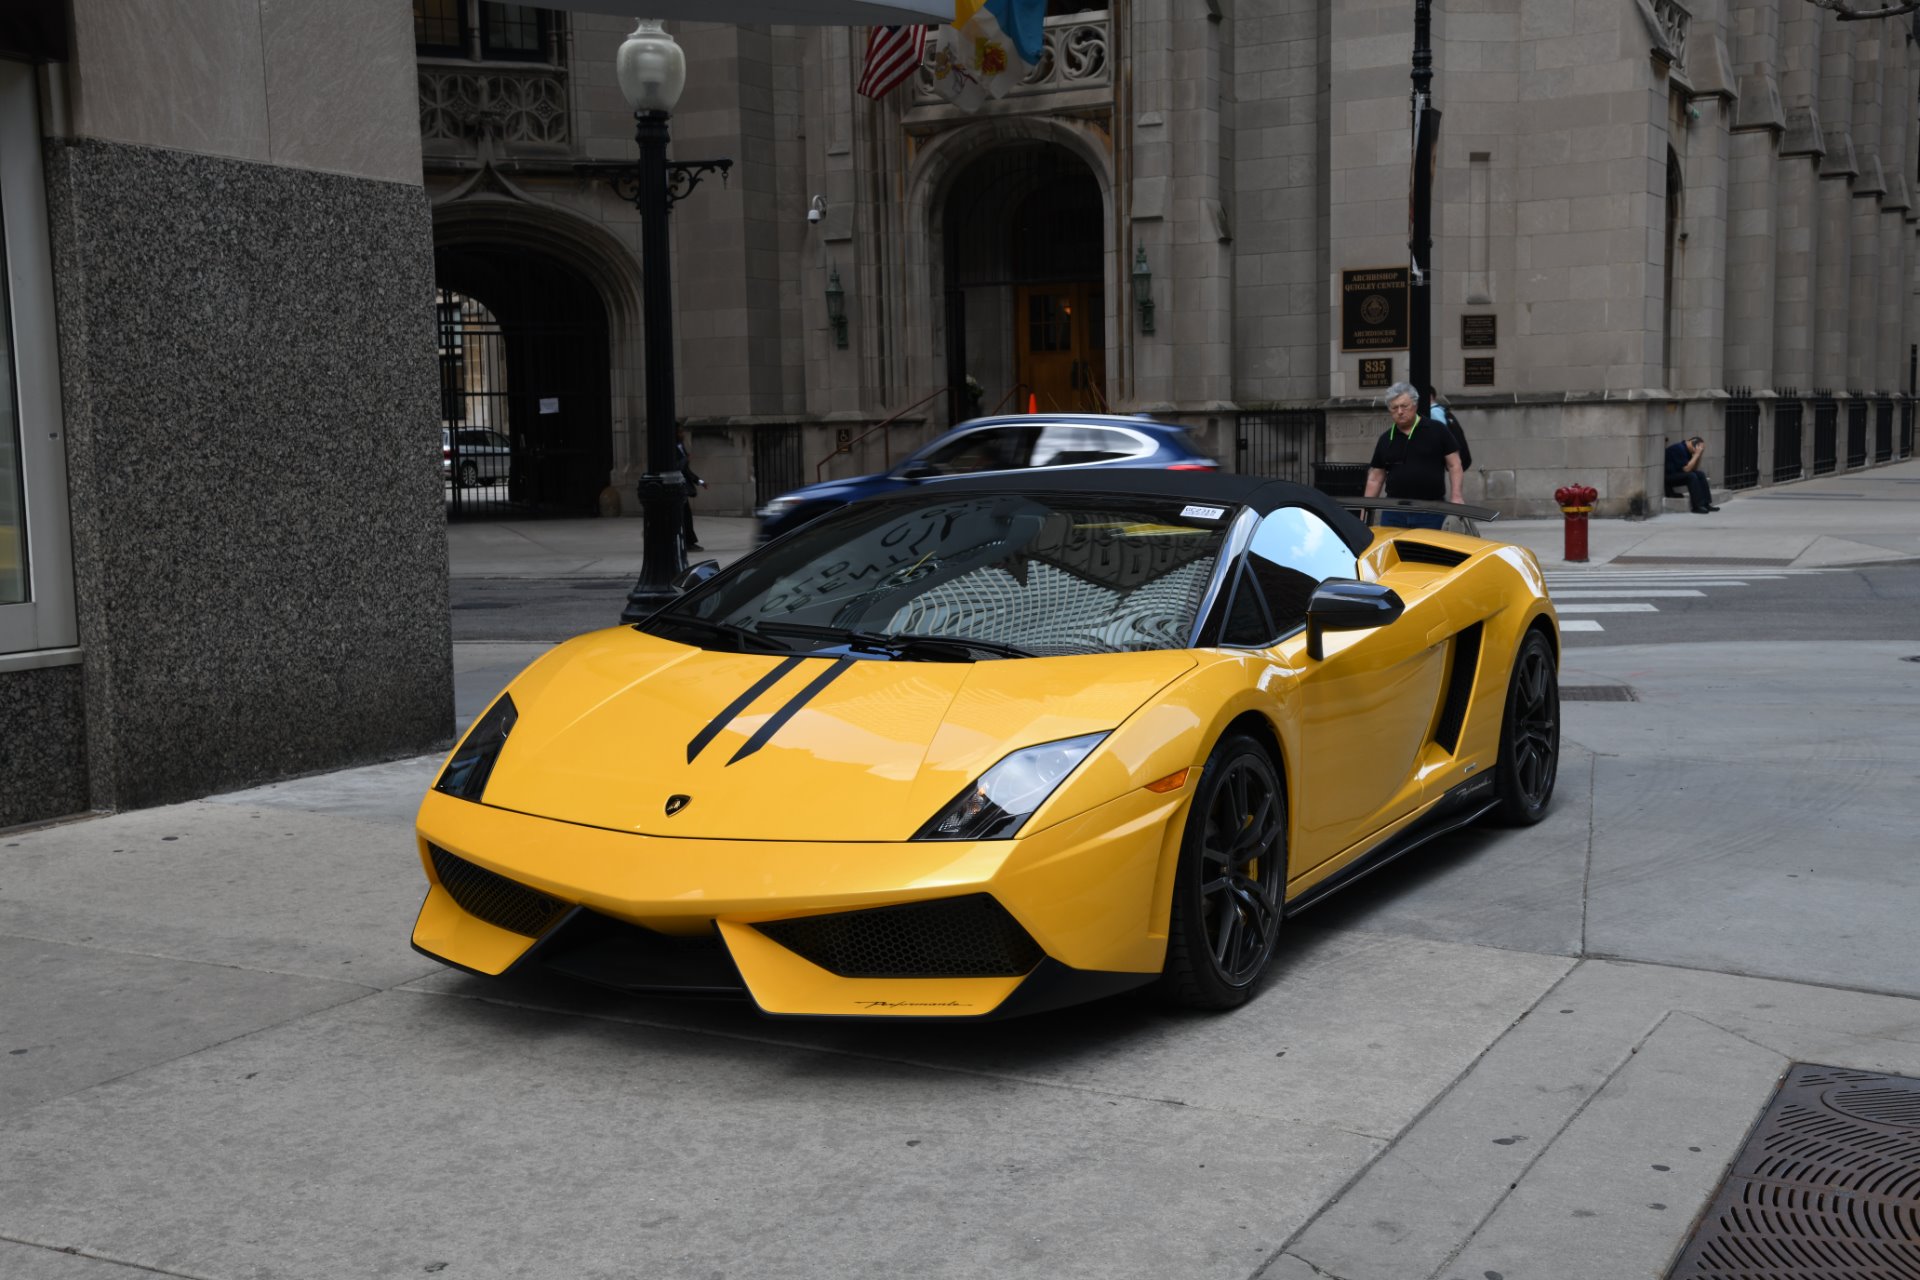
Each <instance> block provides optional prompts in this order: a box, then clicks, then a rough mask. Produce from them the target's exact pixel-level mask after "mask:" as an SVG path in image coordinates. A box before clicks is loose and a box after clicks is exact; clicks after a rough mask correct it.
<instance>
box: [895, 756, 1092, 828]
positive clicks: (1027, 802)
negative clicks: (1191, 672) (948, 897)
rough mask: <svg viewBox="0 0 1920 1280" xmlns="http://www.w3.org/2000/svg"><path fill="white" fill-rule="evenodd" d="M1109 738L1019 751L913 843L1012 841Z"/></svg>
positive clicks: (957, 798)
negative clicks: (1071, 775) (1033, 814)
mask: <svg viewBox="0 0 1920 1280" xmlns="http://www.w3.org/2000/svg"><path fill="white" fill-rule="evenodd" d="M1106 736H1107V735H1106V734H1104V733H1089V734H1087V735H1086V736H1085V737H1080V738H1064V739H1062V740H1061V741H1059V742H1043V743H1041V744H1040V745H1039V746H1037V747H1028V748H1026V749H1025V750H1023V751H1016V752H1014V753H1013V754H1012V755H1010V756H1008V757H1007V758H1006V759H1004V760H1002V761H1001V762H1000V763H999V764H996V765H995V766H993V768H991V769H989V770H987V771H986V772H985V773H983V774H981V775H980V779H979V781H977V782H975V783H974V784H973V785H972V786H970V787H968V788H967V789H966V790H965V791H962V792H961V793H960V794H959V795H957V796H955V797H954V799H953V803H952V804H949V805H948V806H947V807H946V808H944V809H942V810H941V811H940V812H939V813H938V814H936V815H935V816H934V818H933V821H931V822H929V823H927V825H926V826H924V827H922V828H920V830H919V831H918V832H916V833H915V834H914V837H913V838H914V839H915V840H1010V839H1012V838H1013V836H1014V834H1015V833H1016V832H1018V831H1019V830H1020V824H1021V823H1023V822H1025V821H1026V820H1027V817H1028V815H1030V814H1031V813H1032V812H1033V811H1034V810H1035V809H1038V808H1039V807H1040V806H1041V805H1042V804H1043V803H1045V802H1046V799H1047V797H1048V796H1050V795H1052V794H1053V793H1054V791H1055V789H1057V788H1058V787H1059V786H1060V784H1061V783H1062V782H1064V781H1065V780H1066V777H1067V775H1068V774H1070V773H1072V772H1073V771H1074V769H1075V768H1076V767H1077V766H1078V765H1079V763H1080V762H1081V761H1082V760H1085V759H1086V758H1087V756H1088V755H1089V754H1090V753H1091V752H1092V751H1093V749H1094V748H1095V747H1097V746H1099V745H1100V743H1101V740H1102V739H1104V738H1105V737H1106Z"/></svg>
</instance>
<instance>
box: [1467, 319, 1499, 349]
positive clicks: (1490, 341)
mask: <svg viewBox="0 0 1920 1280" xmlns="http://www.w3.org/2000/svg"><path fill="white" fill-rule="evenodd" d="M1460 345H1461V346H1463V347H1497V346H1499V345H1500V317H1499V316H1494V315H1485V316H1461V317H1460Z"/></svg>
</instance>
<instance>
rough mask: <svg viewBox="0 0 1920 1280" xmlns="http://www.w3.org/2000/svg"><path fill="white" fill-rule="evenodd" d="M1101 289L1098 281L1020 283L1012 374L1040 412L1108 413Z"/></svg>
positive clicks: (1023, 399)
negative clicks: (1013, 369) (1021, 384)
mask: <svg viewBox="0 0 1920 1280" xmlns="http://www.w3.org/2000/svg"><path fill="white" fill-rule="evenodd" d="M1105 311H1106V308H1105V305H1104V291H1103V290H1102V289H1101V287H1100V286H1099V285H1097V284H1033V285H1022V286H1020V288H1019V289H1018V291H1017V292H1016V295H1015V303H1014V330H1015V332H1014V352H1015V375H1016V376H1017V377H1018V379H1019V381H1020V382H1021V383H1023V384H1025V387H1026V392H1025V393H1023V394H1022V395H1021V397H1020V407H1021V408H1026V407H1027V397H1028V395H1031V397H1032V402H1033V405H1034V407H1035V408H1037V409H1039V410H1040V412H1042V413H1103V412H1105V411H1106V407H1107V405H1106V393H1105V387H1106V378H1107V368H1106V365H1107V361H1106V348H1105V344H1104V341H1103V339H1104V337H1105V333H1106V315H1105Z"/></svg>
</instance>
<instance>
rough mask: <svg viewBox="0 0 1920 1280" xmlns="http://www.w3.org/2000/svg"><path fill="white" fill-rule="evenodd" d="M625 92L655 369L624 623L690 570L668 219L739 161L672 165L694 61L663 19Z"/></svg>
mask: <svg viewBox="0 0 1920 1280" xmlns="http://www.w3.org/2000/svg"><path fill="white" fill-rule="evenodd" d="M618 70H619V74H620V91H621V92H622V93H623V94H625V95H626V98H627V102H628V103H629V104H630V105H631V106H632V107H633V116H634V120H635V130H634V139H635V141H636V142H638V143H639V146H640V163H639V166H638V168H636V169H631V170H624V171H622V172H620V173H618V174H616V175H614V176H613V189H614V190H615V191H616V192H618V193H619V194H620V196H621V198H622V199H625V200H629V201H631V202H632V203H633V205H634V207H635V208H636V209H638V210H639V211H640V273H641V278H640V315H641V322H642V324H643V325H644V326H645V329H646V334H645V344H646V345H645V348H644V351H645V358H646V362H647V375H646V376H647V382H646V388H647V394H646V400H647V469H646V472H645V474H643V475H642V476H641V477H640V486H639V488H640V537H641V549H640V580H639V581H638V582H636V583H635V584H634V586H633V590H631V591H629V592H628V593H627V607H626V608H625V609H623V610H621V612H620V621H622V622H638V621H640V620H641V619H642V618H644V617H646V616H647V615H648V614H650V613H652V612H653V611H654V610H656V609H658V608H660V606H662V605H664V604H666V603H667V602H668V601H670V600H672V599H673V598H674V597H675V596H676V595H677V594H678V589H677V588H676V587H675V585H674V583H675V581H676V580H677V579H678V578H679V576H680V575H681V574H682V573H683V572H685V570H686V567H687V560H686V548H685V547H684V546H682V545H681V540H680V533H681V529H682V528H683V527H684V518H685V506H686V501H687V491H686V482H685V479H684V477H682V475H681V474H680V464H679V459H678V458H677V457H676V456H675V454H676V450H675V448H674V445H675V442H676V441H675V428H676V425H677V423H676V418H675V414H674V394H673V280H672V274H671V271H672V268H671V264H670V262H669V257H668V246H667V212H668V211H669V210H670V209H671V208H672V207H673V205H674V202H675V201H677V200H679V199H680V198H681V197H682V196H685V195H686V194H687V193H688V192H690V191H692V190H693V189H694V188H695V187H696V186H698V185H700V179H701V178H702V177H704V176H705V175H707V174H709V173H719V174H720V175H721V177H722V179H723V180H724V178H725V177H726V173H727V170H728V169H730V168H732V167H733V161H731V160H694V161H689V162H687V163H685V164H674V163H671V162H670V161H668V159H667V121H668V120H670V119H671V118H672V116H673V108H674V106H675V105H676V104H678V103H679V101H680V91H681V90H682V89H683V88H685V87H686V80H687V59H686V54H684V53H682V52H681V50H680V46H679V45H678V44H676V43H675V42H674V39H673V37H672V36H670V35H668V34H667V33H666V32H665V31H664V30H663V29H662V28H661V25H660V23H659V22H658V21H657V20H655V19H650V18H642V19H641V20H640V21H639V24H638V25H637V26H636V27H635V28H634V30H633V34H632V35H630V36H628V37H627V40H626V43H625V44H623V45H621V46H620V55H619V61H618Z"/></svg>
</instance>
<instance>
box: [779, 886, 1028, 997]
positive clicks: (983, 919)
mask: <svg viewBox="0 0 1920 1280" xmlns="http://www.w3.org/2000/svg"><path fill="white" fill-rule="evenodd" d="M758 928H759V930H760V932H762V933H764V934H766V935H767V936H768V937H769V938H772V939H773V940H774V941H775V942H777V943H779V944H780V945H781V946H783V947H785V948H787V949H788V950H789V951H794V952H798V953H799V954H800V955H802V956H804V957H806V958H807V959H808V960H811V961H813V963H815V964H817V965H819V966H820V967H821V968H822V969H825V970H827V971H828V972H829V973H837V974H839V975H840V976H841V977H843V978H1002V977H1016V976H1018V975H1020V974H1023V973H1028V972H1030V971H1031V970H1032V969H1033V966H1034V965H1036V964H1038V963H1040V945H1039V944H1038V943H1036V942H1035V941H1034V940H1033V939H1032V938H1031V937H1030V936H1029V935H1028V934H1027V931H1026V930H1025V929H1022V928H1021V927H1020V925H1019V922H1017V921H1016V920H1015V919H1014V918H1013V917H1012V916H1011V915H1009V914H1007V909H1006V908H1005V907H1003V906H1001V905H1000V904H999V903H998V902H995V901H994V900H993V898H992V896H990V895H988V894H984V893H976V894H973V895H971V896H969V897H965V898H946V899H942V900H941V901H939V902H916V903H912V904H910V905H908V906H902V907H876V908H874V909H873V910H871V911H848V912H843V913H841V914H839V915H831V916H807V917H805V918H803V919H799V920H775V921H772V922H770V923H767V924H763V925H759V926H758Z"/></svg>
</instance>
